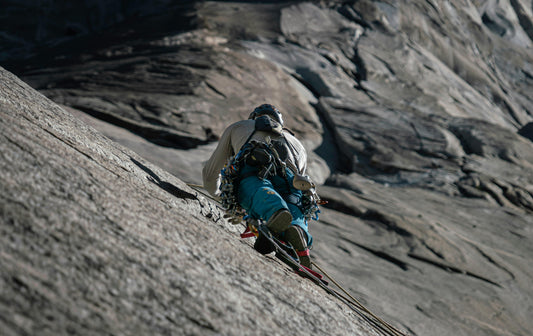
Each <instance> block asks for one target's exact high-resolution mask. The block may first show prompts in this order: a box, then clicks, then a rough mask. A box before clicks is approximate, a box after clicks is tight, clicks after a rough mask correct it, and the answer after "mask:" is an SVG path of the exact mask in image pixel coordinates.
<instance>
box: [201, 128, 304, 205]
mask: <svg viewBox="0 0 533 336" xmlns="http://www.w3.org/2000/svg"><path fill="white" fill-rule="evenodd" d="M254 129H255V121H254V120H242V121H238V122H236V123H234V124H231V125H230V126H228V128H227V129H226V130H225V131H224V133H223V134H222V137H220V141H219V142H218V146H217V148H216V149H215V151H214V152H213V154H212V155H211V157H210V158H209V160H207V162H206V164H205V166H204V168H203V170H202V177H203V180H204V188H205V190H207V191H208V192H209V193H210V194H211V195H214V196H217V195H218V194H219V191H218V187H219V185H220V171H221V170H222V168H224V165H225V164H226V162H227V161H228V159H229V158H230V157H231V156H233V155H235V154H236V153H238V152H239V150H240V149H241V147H242V146H243V145H244V143H245V141H246V139H248V137H249V136H250V134H252V132H253V131H254ZM283 136H284V137H285V139H286V140H287V143H288V144H289V146H290V147H291V148H290V150H289V158H288V160H287V162H286V163H287V167H289V168H290V169H291V170H292V171H293V172H295V173H298V174H301V175H303V174H305V170H306V169H307V153H306V151H305V148H304V147H303V145H302V143H301V142H300V141H299V140H298V139H296V138H295V137H294V136H293V135H292V134H291V133H290V132H288V131H286V130H284V131H283ZM267 137H270V138H271V139H272V140H276V139H279V138H280V137H281V136H278V135H276V134H273V133H271V132H262V131H257V132H255V134H254V135H253V136H252V138H251V139H255V140H261V141H265V139H266V138H267Z"/></svg>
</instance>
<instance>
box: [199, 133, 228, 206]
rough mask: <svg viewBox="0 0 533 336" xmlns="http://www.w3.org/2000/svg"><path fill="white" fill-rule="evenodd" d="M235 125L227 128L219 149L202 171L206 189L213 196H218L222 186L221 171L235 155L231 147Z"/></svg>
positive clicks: (218, 146) (221, 138)
mask: <svg viewBox="0 0 533 336" xmlns="http://www.w3.org/2000/svg"><path fill="white" fill-rule="evenodd" d="M232 126H233V125H231V126H229V127H228V128H226V130H225V131H224V133H223V134H222V136H221V137H220V140H219V142H218V145H217V148H216V149H215V151H214V152H213V154H211V157H210V158H209V160H207V162H206V163H205V166H204V168H203V169H202V178H203V182H204V189H205V190H207V192H209V193H210V194H211V195H213V196H217V194H218V187H219V185H220V171H221V170H222V168H224V165H225V164H226V161H227V160H228V159H229V158H230V157H231V156H232V155H233V150H232V147H231V132H232V128H233V127H232Z"/></svg>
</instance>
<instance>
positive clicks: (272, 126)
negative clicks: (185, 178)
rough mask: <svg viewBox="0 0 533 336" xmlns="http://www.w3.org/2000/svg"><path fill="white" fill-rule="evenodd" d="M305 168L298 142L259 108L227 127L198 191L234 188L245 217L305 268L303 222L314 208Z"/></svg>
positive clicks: (307, 242) (275, 116)
mask: <svg viewBox="0 0 533 336" xmlns="http://www.w3.org/2000/svg"><path fill="white" fill-rule="evenodd" d="M228 165H230V166H231V167H232V169H233V168H235V169H236V171H237V173H236V176H235V178H234V179H233V180H230V181H229V182H228V180H227V179H224V178H221V171H222V176H225V175H224V171H225V170H224V169H226V168H227V167H228ZM234 166H236V167H234ZM225 167H226V168H225ZM223 168H224V169H223ZM306 168H307V153H306V151H305V148H304V147H303V145H302V144H301V142H300V141H299V140H298V139H297V138H296V137H295V136H294V135H293V133H292V132H291V131H289V130H288V129H286V128H284V127H283V118H282V114H281V113H280V111H279V110H278V109H277V108H276V107H275V106H273V105H271V104H263V105H260V106H258V107H256V108H255V109H254V110H253V111H252V112H251V113H250V116H249V118H248V119H247V120H241V121H238V122H235V123H233V124H231V125H230V126H228V127H227V129H226V130H225V131H224V132H223V134H222V136H221V138H220V141H219V143H218V146H217V147H216V149H215V151H214V152H213V154H212V155H211V157H210V158H209V160H208V161H207V162H206V164H205V166H204V168H203V170H202V176H203V183H204V188H205V189H206V190H207V191H208V192H209V193H210V194H212V195H214V196H220V195H221V194H224V192H222V190H227V188H228V187H230V189H231V188H235V190H234V194H235V195H236V196H235V198H234V200H233V201H234V203H238V206H240V207H241V208H242V209H244V210H245V212H246V214H247V215H249V216H251V217H253V218H255V219H261V220H263V221H264V222H266V225H267V227H268V228H269V230H270V231H271V232H272V233H273V234H274V235H276V236H277V237H278V238H279V239H281V240H283V241H285V242H288V243H290V244H291V245H292V247H293V248H294V249H295V250H296V252H297V255H298V257H299V260H300V263H301V264H302V265H304V266H306V267H309V268H310V267H311V259H310V255H309V247H310V246H311V245H312V242H313V238H312V236H311V234H310V233H309V230H308V219H309V218H310V216H309V214H310V213H312V212H313V209H312V208H313V206H315V208H317V207H316V204H314V203H313V200H312V197H311V198H310V196H309V195H310V193H309V189H312V190H313V192H314V184H313V183H312V182H311V181H310V179H309V177H308V176H307V175H305V172H306ZM224 184H226V185H224ZM315 195H316V194H315ZM315 211H316V210H315ZM260 238H261V237H258V239H257V240H256V244H255V245H254V247H255V248H256V249H257V250H258V251H260V252H261V250H263V252H262V253H268V252H269V251H268V250H266V251H265V250H264V249H263V248H262V247H261V246H258V245H260V244H259V243H260V241H261V240H260Z"/></svg>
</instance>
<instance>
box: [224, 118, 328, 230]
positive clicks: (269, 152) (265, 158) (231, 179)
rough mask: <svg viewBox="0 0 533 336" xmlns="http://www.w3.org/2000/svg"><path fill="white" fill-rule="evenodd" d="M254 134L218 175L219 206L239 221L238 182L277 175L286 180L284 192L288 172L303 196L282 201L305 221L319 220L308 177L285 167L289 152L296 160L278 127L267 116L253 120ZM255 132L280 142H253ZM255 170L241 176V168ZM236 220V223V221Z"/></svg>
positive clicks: (242, 214) (316, 199)
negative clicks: (264, 133) (252, 177)
mask: <svg viewBox="0 0 533 336" xmlns="http://www.w3.org/2000/svg"><path fill="white" fill-rule="evenodd" d="M254 125H255V126H254V131H253V132H252V133H251V134H250V135H249V136H248V139H246V141H245V144H244V145H243V146H242V148H241V149H240V151H239V152H238V153H237V154H236V155H234V156H232V157H231V158H230V159H229V160H228V162H227V163H226V165H225V166H224V168H223V169H222V170H221V172H220V176H221V181H220V182H221V183H220V187H219V190H220V198H221V203H222V206H223V207H224V209H225V210H226V212H227V213H228V215H229V216H232V217H233V218H237V219H242V218H243V217H244V216H245V215H246V212H245V210H244V209H242V207H241V206H240V204H239V196H238V193H239V182H240V181H241V180H243V179H245V178H246V177H249V176H257V177H258V178H260V179H270V178H272V177H273V176H275V175H277V176H280V177H282V178H283V179H284V180H285V183H286V185H287V189H288V190H290V189H291V188H290V183H289V180H288V178H287V169H290V170H291V171H292V172H293V174H294V176H295V177H294V179H293V186H294V187H295V188H296V189H298V190H301V191H302V197H301V198H300V197H295V196H291V195H284V196H285V197H284V199H285V201H287V202H288V203H292V204H294V205H296V206H297V207H298V208H300V210H301V211H302V213H303V215H304V218H305V219H306V220H307V221H309V220H311V219H313V220H318V214H319V213H320V210H319V207H318V205H319V204H321V203H320V202H321V201H320V198H319V196H318V194H317V193H316V191H315V186H314V184H313V183H312V182H311V180H310V179H309V177H308V176H301V175H298V174H296V172H295V171H296V170H297V169H295V168H294V167H292V168H288V167H287V164H286V161H287V159H288V157H289V151H290V152H291V153H292V155H293V157H296V155H295V153H294V149H293V148H292V146H290V144H289V143H288V142H287V140H286V139H285V137H284V136H283V129H282V128H281V125H280V124H278V123H277V122H275V121H273V120H272V119H270V118H269V117H268V116H260V117H257V118H255V124H254ZM257 131H262V132H269V133H272V134H277V135H280V136H281V139H280V140H272V139H271V138H270V136H267V137H266V139H265V141H258V140H255V139H252V136H253V135H254V134H255V132H257ZM245 164H246V165H248V166H250V167H254V168H255V170H254V171H253V172H249V173H243V172H242V170H243V168H244V166H245ZM237 221H238V220H237Z"/></svg>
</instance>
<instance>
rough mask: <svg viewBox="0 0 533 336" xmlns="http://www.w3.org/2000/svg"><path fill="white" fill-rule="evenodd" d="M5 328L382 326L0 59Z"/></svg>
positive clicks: (108, 330)
mask: <svg viewBox="0 0 533 336" xmlns="http://www.w3.org/2000/svg"><path fill="white" fill-rule="evenodd" d="M0 83H1V84H2V86H1V87H0V114H1V116H2V118H1V119H0V120H1V121H0V130H1V133H0V134H1V135H0V137H1V141H0V148H1V151H0V153H1V154H0V155H1V160H0V163H1V169H2V174H0V185H1V189H0V190H1V192H0V200H1V202H0V218H1V225H0V233H1V234H0V240H1V243H0V255H1V258H0V267H1V269H2V272H1V275H0V285H1V286H0V312H1V318H0V329H1V330H2V335H71V334H76V335H95V334H98V335H139V334H153V335H251V334H254V335H272V334H276V335H281V334H285V333H288V334H293V335H296V334H300V333H302V334H316V333H320V334H336V335H342V334H350V335H379V333H377V331H376V330H375V328H374V327H372V326H371V325H369V324H368V322H366V321H364V320H362V319H361V318H360V317H358V316H357V315H355V314H354V313H353V312H352V311H350V310H349V309H347V307H346V306H344V305H343V304H342V303H341V302H340V301H338V300H336V299H334V298H333V297H332V296H329V295H327V294H326V292H325V291H323V290H322V289H320V288H319V287H317V286H316V285H314V284H313V283H312V282H310V281H307V280H303V279H302V278H300V277H299V276H297V275H296V274H294V273H292V272H290V271H289V270H288V269H287V268H286V267H284V266H282V264H280V263H279V262H277V261H276V259H274V258H271V257H270V258H265V257H263V256H262V255H260V254H258V253H256V252H255V251H254V250H253V248H252V246H251V245H250V244H246V243H243V242H242V241H240V240H239V239H237V238H236V236H238V231H237V230H238V229H237V228H236V227H234V226H232V225H230V224H227V222H226V221H225V220H224V219H223V218H222V215H223V214H222V213H221V210H220V209H219V208H218V207H217V206H216V205H214V204H213V203H210V202H209V201H208V200H207V199H206V198H204V197H203V196H202V195H201V194H199V193H198V192H196V191H194V190H192V189H190V188H189V187H188V186H187V185H186V184H185V183H184V182H183V181H181V180H180V179H178V178H176V177H175V176H173V175H171V174H169V173H168V172H166V171H164V170H162V169H160V168H158V167H157V166H154V165H153V164H151V163H149V162H146V161H145V160H144V159H142V158H140V157H139V156H138V155H137V154H135V153H134V152H132V151H130V150H128V149H126V148H125V147H122V146H121V145H118V144H117V143H115V142H113V141H111V140H109V139H108V138H106V137H104V136H102V134H101V133H99V132H97V131H96V130H95V129H94V128H92V127H89V126H87V125H86V124H85V123H83V122H82V121H80V120H79V119H78V118H76V117H75V116H73V115H72V114H70V113H68V112H67V111H65V110H64V109H62V108H61V107H59V106H58V105H56V104H55V103H53V102H51V101H50V100H48V99H47V98H45V97H44V96H42V95H41V94H39V93H38V92H36V91H35V90H33V89H32V88H30V87H29V86H27V85H26V84H25V83H23V82H22V81H20V80H19V79H18V78H16V77H15V76H14V75H12V74H11V73H9V72H7V71H5V70H4V69H3V68H0Z"/></svg>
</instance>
